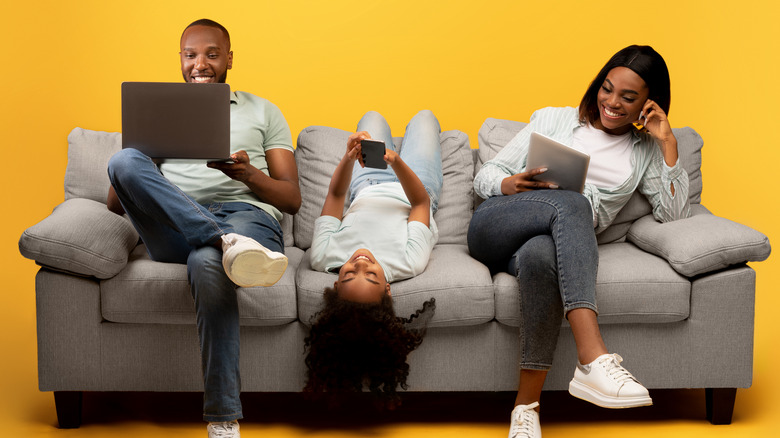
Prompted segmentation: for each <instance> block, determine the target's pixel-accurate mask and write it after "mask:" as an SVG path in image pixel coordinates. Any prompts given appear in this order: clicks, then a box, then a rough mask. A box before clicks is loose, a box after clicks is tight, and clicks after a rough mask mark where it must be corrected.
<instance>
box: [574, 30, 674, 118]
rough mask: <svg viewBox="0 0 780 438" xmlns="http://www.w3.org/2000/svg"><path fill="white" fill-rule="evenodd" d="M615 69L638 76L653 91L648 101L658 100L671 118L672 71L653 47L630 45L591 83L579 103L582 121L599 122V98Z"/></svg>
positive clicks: (614, 57)
mask: <svg viewBox="0 0 780 438" xmlns="http://www.w3.org/2000/svg"><path fill="white" fill-rule="evenodd" d="M615 67H627V68H630V69H631V70H633V72H634V73H636V74H638V75H639V77H640V78H642V80H644V81H645V84H647V88H648V90H649V91H650V94H649V95H648V99H651V100H653V101H655V103H657V104H658V106H660V107H661V109H663V110H664V112H665V113H666V114H667V115H668V114H669V104H670V103H671V100H672V95H671V85H670V80H669V69H668V68H667V67H666V61H664V58H663V57H662V56H661V55H660V54H658V52H656V51H655V50H653V48H652V47H650V46H637V45H633V46H628V47H626V48H625V49H622V50H621V51H619V52H617V53H615V54H614V55H613V56H612V58H610V60H609V61H607V63H606V64H605V65H604V67H603V68H602V69H601V71H600V72H599V74H598V75H596V78H595V79H593V82H591V83H590V86H589V87H588V89H587V91H585V95H584V96H583V97H582V101H581V102H580V121H582V122H588V123H590V124H593V123H594V122H595V121H596V120H598V119H599V107H598V102H597V97H598V94H599V88H601V86H602V85H603V84H604V80H605V79H607V74H608V73H609V72H610V71H611V70H612V69H613V68H615Z"/></svg>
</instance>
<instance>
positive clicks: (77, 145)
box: [65, 128, 295, 246]
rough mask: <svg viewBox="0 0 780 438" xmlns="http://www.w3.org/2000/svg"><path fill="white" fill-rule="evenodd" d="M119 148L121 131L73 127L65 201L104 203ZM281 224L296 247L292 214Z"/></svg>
mask: <svg viewBox="0 0 780 438" xmlns="http://www.w3.org/2000/svg"><path fill="white" fill-rule="evenodd" d="M120 149H122V134H121V133H120V132H103V131H91V130H89V129H83V128H74V129H73V131H71V132H70V134H69V135H68V165H67V167H66V168H65V200H68V199H71V198H85V199H91V200H93V201H97V202H102V203H104V204H105V203H106V198H107V197H108V188H109V186H110V185H111V183H110V182H109V180H108V171H107V169H108V160H109V159H110V158H111V156H112V155H114V154H115V153H116V152H118V151H119V150H120ZM281 225H282V231H283V233H284V244H285V246H293V244H294V243H295V242H294V241H293V232H292V227H293V221H292V216H290V215H288V214H284V215H283V218H282V223H281Z"/></svg>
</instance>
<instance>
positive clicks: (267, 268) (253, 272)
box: [222, 233, 287, 287]
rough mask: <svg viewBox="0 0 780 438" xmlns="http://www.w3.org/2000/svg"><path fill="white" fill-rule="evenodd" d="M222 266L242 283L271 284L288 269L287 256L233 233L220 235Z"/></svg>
mask: <svg viewBox="0 0 780 438" xmlns="http://www.w3.org/2000/svg"><path fill="white" fill-rule="evenodd" d="M222 266H223V267H224V268H225V273H226V274H227V276H228V277H229V278H230V279H231V280H232V281H233V283H235V284H237V285H239V286H241V287H252V286H271V285H273V284H275V283H276V282H277V281H279V279H280V278H282V274H284V270H285V269H287V257H286V256H285V255H284V254H282V253H279V252H275V251H271V250H270V249H268V248H266V247H264V246H263V245H261V244H259V243H258V242H257V241H256V240H255V239H252V238H250V237H246V236H242V235H240V234H236V233H229V234H225V235H224V236H222Z"/></svg>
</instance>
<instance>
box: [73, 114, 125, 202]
mask: <svg viewBox="0 0 780 438" xmlns="http://www.w3.org/2000/svg"><path fill="white" fill-rule="evenodd" d="M120 149H122V134H121V133H119V132H103V131H90V130H88V129H82V128H74V129H73V131H71V132H70V134H69V135H68V166H67V167H66V168H65V200H68V199H71V198H85V199H91V200H93V201H97V202H102V203H104V204H105V203H106V198H107V197H108V187H109V185H110V183H109V181H108V173H107V172H106V169H107V166H108V159H109V158H111V156H112V155H114V154H115V153H116V152H117V151H119V150H120Z"/></svg>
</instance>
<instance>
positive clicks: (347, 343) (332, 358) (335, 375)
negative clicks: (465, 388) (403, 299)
mask: <svg viewBox="0 0 780 438" xmlns="http://www.w3.org/2000/svg"><path fill="white" fill-rule="evenodd" d="M323 298H324V301H325V305H324V307H323V309H322V310H320V311H319V312H317V313H316V314H315V315H314V316H313V317H312V325H311V330H310V332H309V336H307V337H306V339H305V343H306V350H307V352H308V354H307V356H306V368H307V371H306V374H307V381H306V387H305V388H304V391H305V392H334V393H338V392H359V391H362V390H363V385H364V384H365V385H367V386H368V389H369V390H370V391H371V392H372V393H373V394H375V395H377V396H378V398H379V401H380V402H381V404H383V405H384V407H385V408H388V409H393V408H395V407H396V406H398V405H399V404H400V397H399V396H398V393H397V392H396V388H397V387H398V386H400V387H401V388H403V389H407V388H408V385H407V384H406V378H407V377H408V376H409V364H407V363H406V357H407V356H408V355H409V353H410V352H411V351H412V350H414V349H415V348H417V347H418V346H419V345H420V344H421V343H422V340H423V336H424V335H425V330H426V327H427V325H428V321H429V320H430V318H431V317H432V316H433V312H434V311H435V309H436V300H435V299H433V298H431V299H430V300H428V301H426V302H425V303H424V304H423V306H422V308H420V309H418V310H417V311H416V312H415V313H414V314H412V315H411V316H410V317H409V318H401V317H397V316H395V311H394V310H393V300H392V298H391V297H390V296H389V295H383V297H382V300H381V301H380V302H379V303H358V302H353V301H348V300H344V299H341V298H339V296H338V293H337V292H336V290H335V289H333V288H326V289H325V294H324V297H323Z"/></svg>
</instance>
